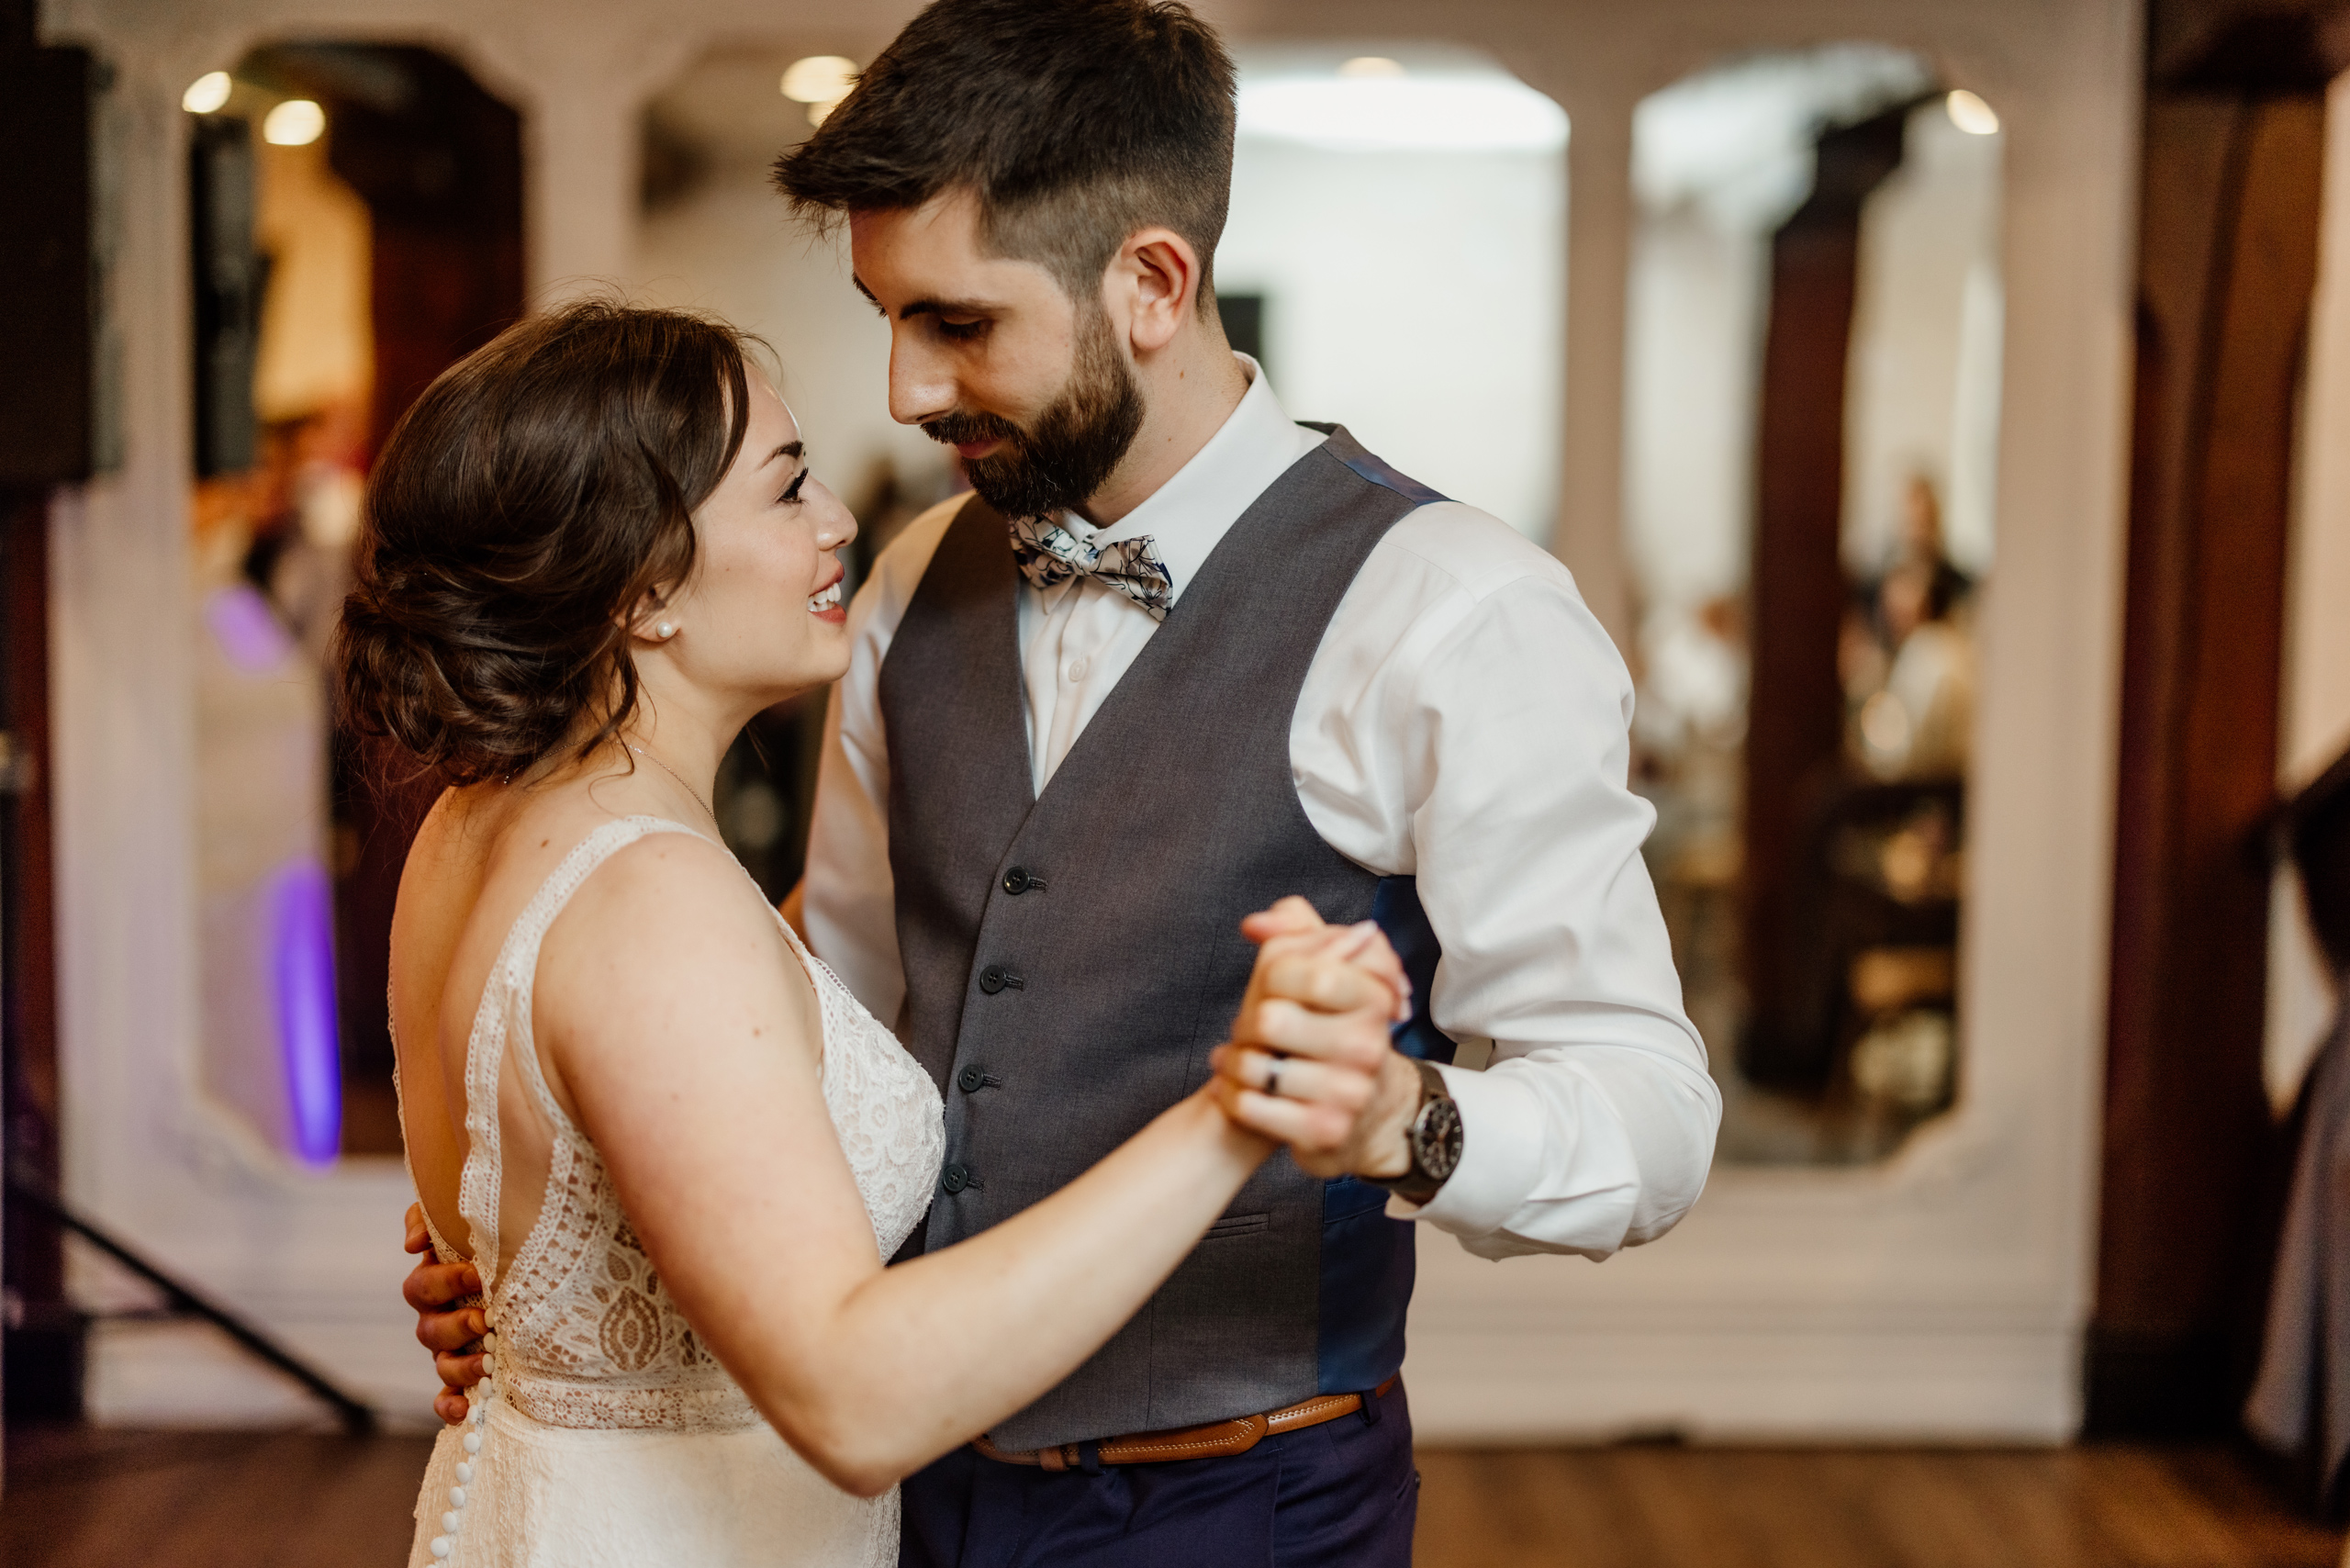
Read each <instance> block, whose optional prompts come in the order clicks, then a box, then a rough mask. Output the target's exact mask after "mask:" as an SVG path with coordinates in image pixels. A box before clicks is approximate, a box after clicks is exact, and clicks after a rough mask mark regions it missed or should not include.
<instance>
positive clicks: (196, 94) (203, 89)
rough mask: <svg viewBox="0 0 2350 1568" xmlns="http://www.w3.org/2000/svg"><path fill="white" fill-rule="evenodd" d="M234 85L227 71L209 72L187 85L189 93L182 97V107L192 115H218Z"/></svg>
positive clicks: (183, 94)
mask: <svg viewBox="0 0 2350 1568" xmlns="http://www.w3.org/2000/svg"><path fill="white" fill-rule="evenodd" d="M234 85H235V84H234V83H232V82H230V81H229V73H227V72H226V71H207V72H206V73H204V74H203V75H201V76H199V77H197V78H196V80H195V81H193V82H191V83H189V84H187V91H186V92H185V93H182V94H181V95H180V107H182V108H184V109H185V110H186V111H187V112H188V113H190V114H192V115H209V114H218V112H219V111H220V106H222V105H223V104H226V103H227V102H228V101H229V88H230V87H232V86H234Z"/></svg>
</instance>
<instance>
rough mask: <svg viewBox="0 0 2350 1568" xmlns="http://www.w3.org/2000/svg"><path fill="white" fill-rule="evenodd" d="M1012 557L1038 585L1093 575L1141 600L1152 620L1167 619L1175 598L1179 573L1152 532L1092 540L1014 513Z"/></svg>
mask: <svg viewBox="0 0 2350 1568" xmlns="http://www.w3.org/2000/svg"><path fill="white" fill-rule="evenodd" d="M1012 558H1013V560H1015V561H1017V562H1018V563H1020V575H1021V576H1022V577H1026V578H1027V579H1028V581H1029V583H1030V584H1031V585H1032V586H1033V587H1035V588H1038V589H1044V588H1057V587H1059V586H1060V585H1061V584H1062V583H1065V582H1067V581H1069V579H1070V578H1071V577H1092V578H1095V579H1096V580H1098V581H1099V582H1100V583H1101V584H1102V586H1103V587H1104V588H1115V589H1117V590H1118V591H1119V592H1120V593H1122V594H1125V596H1126V597H1127V598H1128V599H1133V600H1134V601H1135V602H1136V604H1138V605H1140V606H1142V608H1143V609H1144V610H1147V612H1148V613H1149V615H1150V618H1151V619H1152V620H1153V621H1164V620H1166V619H1167V609H1168V606H1169V605H1170V604H1171V603H1173V602H1174V593H1175V579H1174V577H1172V576H1170V575H1169V572H1168V570H1167V563H1166V562H1164V561H1162V560H1160V559H1159V558H1158V545H1157V544H1156V543H1154V542H1153V541H1152V539H1151V537H1150V535H1148V534H1147V533H1146V534H1144V535H1142V536H1141V537H1140V538H1138V539H1121V540H1119V541H1118V542H1117V543H1114V544H1088V543H1084V542H1083V541H1082V540H1080V539H1079V538H1078V537H1077V535H1075V534H1073V533H1071V532H1069V530H1068V529H1066V528H1063V527H1062V526H1061V525H1060V524H1058V523H1057V522H1054V521H1050V520H1049V519H1046V518H1041V517H1027V518H1014V519H1013V523H1012Z"/></svg>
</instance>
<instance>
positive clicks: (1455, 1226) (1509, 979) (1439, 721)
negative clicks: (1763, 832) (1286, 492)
mask: <svg viewBox="0 0 2350 1568" xmlns="http://www.w3.org/2000/svg"><path fill="white" fill-rule="evenodd" d="M1445 512H1451V513H1457V514H1462V515H1459V516H1455V517H1452V518H1449V519H1448V518H1445V517H1443V516H1440V515H1432V514H1440V513H1445ZM1416 523H1417V526H1415V522H1414V521H1407V522H1406V523H1405V524H1403V525H1399V527H1398V531H1397V536H1396V537H1395V538H1393V539H1392V540H1391V541H1390V542H1389V544H1388V545H1387V547H1385V548H1383V549H1382V551H1381V552H1379V553H1378V554H1377V555H1375V556H1374V560H1373V563H1372V564H1371V566H1379V565H1380V561H1379V557H1380V556H1386V557H1388V559H1387V560H1386V562H1385V563H1384V565H1383V569H1382V570H1379V571H1373V570H1371V569H1370V567H1368V566H1367V569H1366V573H1365V577H1366V578H1367V579H1371V580H1369V581H1359V583H1358V585H1357V586H1358V589H1360V591H1361V593H1362V594H1363V596H1364V598H1363V599H1361V600H1359V601H1356V602H1354V603H1352V604H1351V605H1350V606H1342V608H1341V611H1340V620H1341V621H1344V620H1346V619H1347V618H1348V615H1349V611H1350V610H1351V611H1352V613H1353V615H1354V617H1355V620H1356V622H1357V624H1358V625H1363V626H1366V627H1367V625H1368V623H1369V622H1370V621H1371V620H1372V619H1374V618H1377V619H1384V620H1386V622H1388V624H1389V626H1390V628H1391V632H1390V633H1389V634H1388V635H1385V636H1383V637H1382V636H1360V635H1350V637H1349V640H1351V641H1354V642H1356V643H1358V644H1360V647H1361V648H1362V649H1363V650H1364V655H1363V656H1362V657H1360V658H1359V659H1358V660H1357V661H1356V664H1357V667H1356V668H1354V669H1353V670H1351V671H1349V669H1348V667H1347V666H1348V659H1347V656H1346V654H1345V651H1344V650H1341V649H1333V648H1332V647H1331V646H1330V644H1327V643H1326V644H1325V650H1324V652H1325V655H1335V657H1333V659H1332V665H1333V667H1332V668H1331V670H1330V671H1329V677H1330V679H1329V683H1328V685H1327V686H1326V688H1325V689H1324V692H1323V693H1322V694H1321V695H1323V696H1324V697H1325V698H1326V704H1325V706H1324V707H1323V708H1322V709H1320V710H1319V711H1317V713H1316V714H1315V716H1314V720H1315V727H1316V728H1317V730H1318V734H1315V735H1313V736H1312V737H1309V736H1308V735H1306V734H1304V733H1303V732H1302V731H1301V733H1299V734H1293V736H1292V760H1293V761H1298V762H1301V764H1302V766H1301V767H1299V773H1300V786H1301V798H1302V799H1303V800H1304V801H1305V802H1306V804H1307V807H1308V812H1309V814H1310V815H1312V816H1313V817H1314V818H1315V822H1316V823H1317V825H1318V826H1321V827H1322V828H1323V831H1324V833H1325V836H1326V837H1329V838H1331V840H1332V842H1333V844H1334V845H1335V846H1337V847H1339V848H1340V849H1341V850H1343V851H1345V852H1347V853H1349V854H1351V855H1353V856H1354V857H1355V858H1357V859H1358V860H1359V861H1360V862H1362V863H1364V864H1366V865H1370V866H1373V867H1374V868H1377V869H1381V870H1382V871H1389V872H1399V871H1400V872H1409V873H1411V874H1413V875H1415V876H1416V878H1417V886H1418V891H1419V896H1420V901H1421V903H1422V904H1423V906H1424V907H1425V908H1426V910H1427V916H1428V921H1429V924H1430V925H1431V926H1432V927H1433V928H1434V930H1435V932H1436V935H1437V937H1438V941H1439V943H1440V944H1441V945H1442V947H1443V958H1442V960H1441V962H1440V963H1439V965H1438V969H1437V974H1436V982H1435V988H1434V993H1433V995H1432V996H1431V998H1430V1005H1431V1009H1432V1012H1433V1015H1434V1018H1435V1021H1436V1023H1437V1025H1438V1027H1439V1028H1441V1029H1443V1030H1444V1031H1445V1032H1446V1033H1447V1034H1449V1035H1450V1036H1453V1037H1454V1038H1455V1039H1466V1038H1471V1037H1479V1038H1483V1039H1487V1040H1490V1041H1491V1042H1492V1043H1493V1051H1492V1057H1491V1059H1490V1063H1489V1065H1488V1066H1487V1068H1486V1069H1485V1070H1483V1071H1482V1072H1477V1071H1470V1070H1463V1069H1457V1068H1454V1069H1447V1070H1446V1081H1447V1083H1448V1085H1449V1088H1450V1089H1451V1091H1452V1093H1453V1096H1454V1098H1455V1100H1456V1101H1457V1102H1458V1103H1459V1105H1460V1115H1461V1122H1462V1126H1463V1130H1464V1141H1463V1148H1462V1154H1461V1163H1460V1167H1459V1169H1458V1170H1455V1172H1454V1173H1453V1175H1452V1177H1451V1179H1450V1180H1449V1182H1446V1183H1445V1185H1444V1187H1443V1188H1442V1189H1441V1190H1440V1191H1439V1192H1438V1193H1437V1195H1436V1197H1435V1198H1434V1199H1433V1200H1431V1201H1430V1202H1429V1203H1428V1204H1426V1205H1425V1206H1420V1207H1415V1206H1414V1205H1412V1204H1405V1203H1404V1202H1402V1201H1401V1200H1396V1201H1395V1202H1394V1203H1393V1204H1391V1208H1390V1212H1391V1213H1393V1214H1394V1215H1397V1216H1398V1217H1405V1218H1416V1219H1419V1220H1421V1221H1423V1222H1425V1223H1427V1224H1430V1225H1434V1226H1438V1227H1439V1228H1441V1229H1444V1230H1449V1231H1451V1232H1452V1233H1454V1234H1455V1235H1456V1236H1458V1237H1459V1238H1460V1241H1461V1243H1462V1245H1463V1246H1465V1247H1466V1248H1468V1249H1470V1250H1471V1251H1472V1252H1475V1253H1478V1254H1480V1255H1483V1256H1485V1257H1489V1258H1501V1257H1506V1256H1510V1255H1513V1254H1516V1253H1525V1252H1573V1253H1580V1254H1583V1255H1584V1256H1586V1257H1591V1258H1605V1257H1606V1256H1607V1255H1608V1254H1610V1253H1612V1252H1614V1251H1615V1250H1617V1249H1618V1248H1621V1247H1625V1246H1628V1245H1637V1244H1639V1243H1640V1242H1644V1241H1648V1240H1651V1239H1653V1238H1656V1237H1658V1236H1660V1235H1662V1234H1663V1233H1664V1232H1665V1231H1666V1230H1667V1229H1669V1228H1671V1226H1673V1223H1674V1222H1675V1221H1676V1220H1678V1219H1679V1218H1680V1217H1681V1215H1683V1214H1684V1213H1685V1212H1687V1210H1688V1208H1689V1206H1690V1204H1692V1203H1694V1202H1695V1200H1696V1197H1697V1194H1698V1193H1699V1192H1700V1191H1702V1190H1703V1188H1704V1186H1705V1181H1706V1174H1707V1169H1708V1167H1709V1166H1710V1164H1711V1161H1712V1158H1713V1148H1714V1137H1715V1134H1716V1132H1717V1130H1718V1126H1719V1123H1720V1118H1721V1095H1720V1092H1719V1090H1718V1087H1717V1086H1716V1085H1715V1083H1714V1081H1713V1080H1712V1078H1711V1077H1710V1076H1709V1074H1708V1073H1707V1067H1706V1049H1705V1046H1704V1044H1703V1043H1702V1042H1701V1041H1700V1040H1699V1038H1698V1036H1697V1032H1696V1030H1695V1027H1694V1026H1693V1025H1691V1024H1690V1022H1689V1019H1688V1016H1687V1014H1686V1013H1685V1012H1684V1009H1683V1006H1682V1000H1681V983H1680V980H1679V977H1678V975H1677V973H1676V972H1675V970H1674V968H1673V949H1672V945H1671V941H1670V939H1669V938H1668V936H1667V935H1666V932H1665V926H1664V920H1663V916H1662V912H1661V911H1660V910H1659V908H1658V905H1657V898H1656V891H1655V889H1654V887H1653V886H1652V885H1651V881H1650V879H1649V875H1648V868H1647V867H1646V865H1645V863H1644V862H1643V861H1642V859H1641V856H1640V846H1641V845H1642V843H1643V842H1644V841H1645V840H1646V838H1647V836H1648V834H1649V830H1650V828H1651V826H1652V825H1653V824H1654V822H1655V812H1654V810H1653V808H1651V806H1650V805H1649V803H1648V802H1647V801H1643V800H1641V799H1640V798H1639V796H1637V795H1635V794H1633V793H1632V791H1631V790H1630V789H1629V788H1628V766H1629V761H1630V755H1629V745H1630V743H1629V737H1628V731H1629V723H1630V718H1631V680H1630V677H1629V675H1628V672H1627V671H1626V669H1625V667H1624V663H1623V660H1622V658H1621V657H1620V656H1619V655H1617V651H1616V648H1615V645H1614V644H1612V643H1611V642H1609V640H1608V638H1607V635H1606V632H1605V631H1604V630H1602V628H1601V627H1600V625H1599V623H1598V622H1597V620H1596V619H1595V617H1594V616H1593V615H1592V614H1591V612H1590V611H1589V610H1588V609H1586V608H1585V607H1584V605H1583V601H1582V599H1581V597H1580V596H1579V595H1578V594H1577V592H1576V591H1575V588H1574V585H1573V580H1572V577H1569V576H1568V574H1567V573H1566V570H1565V568H1563V567H1562V566H1558V564H1557V563H1556V562H1555V561H1554V560H1552V559H1550V557H1549V556H1547V555H1543V554H1540V553H1539V551H1536V550H1534V549H1533V548H1532V547H1531V546H1524V547H1522V548H1521V547H1518V546H1517V544H1516V542H1515V541H1509V542H1506V543H1495V542H1494V540H1493V538H1492V537H1491V534H1492V532H1493V531H1494V530H1498V529H1499V527H1500V525H1499V524H1495V523H1493V522H1492V521H1491V520H1490V519H1487V518H1484V517H1483V514H1478V513H1472V512H1470V511H1469V509H1466V508H1460V507H1443V508H1430V509H1427V512H1424V513H1423V514H1419V518H1418V519H1417V520H1416ZM1446 545H1449V546H1451V547H1450V548H1443V546H1446ZM1382 600H1383V601H1384V602H1383V603H1382ZM1399 610H1400V611H1402V612H1404V613H1403V616H1402V618H1401V620H1400V621H1399V619H1398V613H1397V612H1398V611H1399ZM1332 634H1333V640H1337V639H1338V638H1339V637H1340V635H1341V628H1340V626H1339V625H1338V624H1337V623H1335V622H1334V625H1333V629H1332ZM1300 717H1301V721H1305V720H1306V719H1307V717H1308V716H1307V715H1305V714H1303V713H1302V714H1301V716H1300ZM1301 743H1304V744H1301ZM1341 757H1343V758H1344V760H1339V759H1340V758H1341ZM1316 758H1318V759H1320V760H1321V761H1322V762H1323V763H1325V764H1326V765H1327V766H1324V767H1316V766H1315V759H1316ZM1317 773H1318V774H1320V775H1322V776H1321V777H1315V775H1316V774H1317ZM1341 797H1343V799H1341ZM1399 828H1400V833H1401V840H1402V841H1401V842H1396V838H1397V834H1398V830H1399ZM1349 839H1351V840H1353V841H1354V842H1353V844H1352V845H1350V844H1349V843H1348V840H1349ZM1382 840H1386V841H1388V842H1387V843H1386V844H1383V845H1382V843H1381V841H1382ZM1382 862H1386V863H1384V864H1382Z"/></svg>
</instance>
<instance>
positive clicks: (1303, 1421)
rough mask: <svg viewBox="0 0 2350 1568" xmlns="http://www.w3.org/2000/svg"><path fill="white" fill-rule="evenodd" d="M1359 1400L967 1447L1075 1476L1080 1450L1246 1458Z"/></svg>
mask: <svg viewBox="0 0 2350 1568" xmlns="http://www.w3.org/2000/svg"><path fill="white" fill-rule="evenodd" d="M1402 1375H1403V1374H1401V1373H1400V1372H1399V1373H1397V1374H1396V1376H1395V1377H1391V1378H1389V1379H1388V1380H1387V1381H1386V1382H1385V1383H1381V1384H1380V1385H1379V1386H1378V1387H1377V1388H1374V1389H1372V1390H1371V1398H1373V1399H1384V1398H1386V1397H1387V1394H1388V1391H1389V1390H1390V1389H1392V1388H1393V1387H1394V1386H1395V1384H1396V1383H1397V1382H1398V1381H1399V1380H1400V1379H1401V1377H1402ZM1362 1401H1363V1396H1362V1395H1361V1394H1315V1396H1314V1397H1313V1398H1311V1399H1303V1400H1300V1401H1299V1402H1298V1403H1296V1404H1295V1405H1292V1406H1287V1407H1286V1408H1284V1409H1280V1410H1268V1411H1267V1412H1265V1413H1264V1414H1263V1415H1261V1416H1237V1417H1234V1418H1233V1419H1231V1420H1229V1421H1211V1422H1209V1423H1208V1424H1207V1425H1206V1426H1204V1427H1177V1428H1171V1429H1169V1430H1168V1431H1164V1432H1136V1433H1135V1434H1134V1435H1133V1436H1132V1437H1125V1438H1104V1439H1102V1440H1101V1441H1100V1442H1098V1443H1062V1444H1060V1445H1058V1446H1057V1447H1055V1448H1048V1449H1027V1450H1023V1451H1021V1452H1019V1453H1013V1452H1011V1451H1009V1450H1004V1449H1000V1448H998V1447H996V1446H995V1445H994V1444H993V1443H991V1442H990V1441H988V1440H987V1439H986V1438H984V1437H979V1438H973V1439H971V1446H972V1447H973V1448H975V1449H977V1450H979V1452H980V1453H982V1454H984V1455H986V1456H987V1457H988V1458H990V1459H992V1460H997V1461H1000V1462H1002V1463H1005V1464H1039V1465H1042V1466H1044V1467H1045V1468H1046V1470H1075V1469H1078V1468H1079V1467H1080V1465H1082V1464H1083V1463H1084V1450H1086V1449H1088V1448H1095V1449H1099V1450H1101V1461H1102V1463H1103V1464H1157V1463H1161V1462H1165V1461H1168V1460H1176V1459H1221V1458H1223V1457H1224V1456H1225V1455H1226V1454H1235V1453H1247V1452H1248V1450H1250V1449H1253V1448H1255V1447H1256V1446H1257V1444H1258V1443H1259V1442H1260V1441H1261V1440H1263V1439H1264V1437H1265V1435H1266V1434H1267V1433H1269V1432H1302V1431H1304V1429H1305V1428H1308V1427H1318V1426H1320V1425H1322V1424H1323V1423H1324V1422H1325V1421H1335V1420H1337V1418H1338V1417H1341V1416H1351V1415H1353V1414H1354V1413H1355V1412H1356V1411H1358V1410H1360V1409H1361V1408H1362Z"/></svg>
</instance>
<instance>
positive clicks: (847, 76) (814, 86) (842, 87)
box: [783, 54, 856, 104]
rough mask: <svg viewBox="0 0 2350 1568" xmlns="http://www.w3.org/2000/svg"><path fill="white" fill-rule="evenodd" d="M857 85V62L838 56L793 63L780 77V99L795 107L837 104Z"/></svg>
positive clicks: (820, 56)
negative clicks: (781, 86)
mask: <svg viewBox="0 0 2350 1568" xmlns="http://www.w3.org/2000/svg"><path fill="white" fill-rule="evenodd" d="M854 86H856V61H854V60H849V59H846V58H845V57H843V56H841V55H837V54H811V55H810V56H809V57H808V58H807V59H805V60H795V61H793V62H791V69H790V70H789V71H787V72H785V73H783V95H784V96H785V97H787V98H789V99H790V100H791V101H792V102H793V103H795V104H837V103H839V102H840V101H841V100H842V99H843V98H845V97H847V96H848V90H849V89H850V88H851V87H854Z"/></svg>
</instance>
